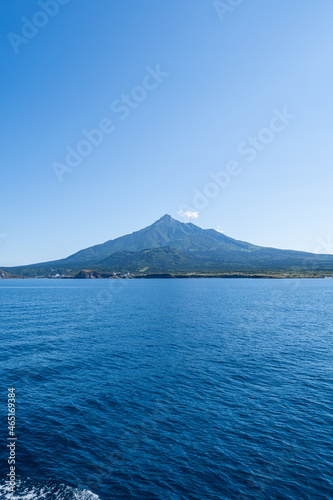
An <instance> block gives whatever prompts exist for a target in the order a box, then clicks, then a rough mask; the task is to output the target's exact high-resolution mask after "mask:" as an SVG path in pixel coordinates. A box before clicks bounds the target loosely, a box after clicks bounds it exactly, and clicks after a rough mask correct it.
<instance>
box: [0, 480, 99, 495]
mask: <svg viewBox="0 0 333 500" xmlns="http://www.w3.org/2000/svg"><path fill="white" fill-rule="evenodd" d="M0 499H1V500H99V496H98V495H95V494H94V493H92V492H91V491H89V490H81V489H78V488H72V487H70V486H66V485H64V484H59V483H55V482H54V481H32V480H30V479H26V480H24V481H18V482H17V486H16V488H15V492H14V493H13V492H11V491H10V489H9V486H8V485H7V484H6V483H4V482H3V481H2V482H1V483H0Z"/></svg>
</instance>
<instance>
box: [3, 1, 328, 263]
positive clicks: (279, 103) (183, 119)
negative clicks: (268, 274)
mask: <svg viewBox="0 0 333 500" xmlns="http://www.w3.org/2000/svg"><path fill="white" fill-rule="evenodd" d="M54 1H55V0H53V2H51V4H52V5H51V4H49V5H48V7H47V6H46V7H45V6H44V8H45V9H48V11H49V14H46V13H45V10H44V14H41V11H42V8H41V4H42V3H43V0H41V2H38V1H35V0H16V1H15V2H12V1H9V0H8V1H5V2H1V7H0V13H1V16H0V19H1V21H0V23H1V24H0V26H1V30H0V33H1V44H0V53H1V54H0V55H1V66H2V67H1V81H0V85H1V99H2V105H1V118H2V119H1V139H2V147H1V151H0V158H1V173H2V176H1V180H2V182H1V201H0V203H1V210H0V268H1V266H10V265H19V264H28V263H33V262H41V261H45V260H51V259H56V258H62V257H65V256H67V255H69V254H71V253H73V252H75V251H77V250H79V249H81V248H85V247H88V246H91V245H94V244H97V243H101V242H104V241H106V240H108V239H112V238H115V237H117V236H121V235H123V234H126V233H129V232H132V231H134V230H137V229H140V228H142V227H144V226H147V225H149V224H151V223H152V222H154V221H155V220H156V219H158V218H159V217H161V216H162V215H163V214H165V213H168V214H170V215H172V216H173V217H175V218H178V219H180V220H183V221H188V220H191V221H192V222H194V223H196V224H198V225H200V226H201V227H204V228H210V227H212V228H215V229H219V230H221V231H222V232H224V233H226V234H227V235H229V236H232V237H234V238H237V239H243V240H246V241H250V242H252V243H255V244H259V245H264V246H274V247H278V248H293V249H297V250H307V251H316V250H317V249H318V241H321V242H324V246H325V242H326V246H327V249H326V250H327V252H326V253H333V227H332V220H333V207H332V200H333V196H332V195H333V169H332V158H333V140H332V137H333V136H332V128H333V127H332V116H333V100H332V88H333V78H332V77H333V66H332V65H333V59H332V47H333V30H332V18H333V3H332V1H331V0H322V1H321V2H315V1H314V0H312V1H310V0H303V1H302V2H290V0H271V1H269V2H267V1H264V0H251V1H250V0H243V2H241V1H240V2H239V5H238V6H235V7H233V8H231V7H230V10H228V11H226V12H224V13H223V7H221V4H222V2H220V16H219V15H218V12H217V11H216V9H215V8H214V4H213V1H210V0H207V1H206V0H165V1H161V0H122V1H121V2H120V1H116V0H95V1H94V2H91V1H88V0H80V1H79V0H70V1H68V0H57V2H56V4H55V3H54ZM66 1H67V3H66ZM60 3H62V4H61V5H60ZM225 3H227V0H226V2H225ZM233 3H237V2H233ZM45 5H46V4H45ZM50 9H51V10H52V9H53V11H52V16H53V17H52V16H51V14H50V12H51V10H50ZM57 11H58V12H57ZM42 12H43V11H42ZM27 20H28V21H29V22H33V23H35V24H38V25H39V27H37V28H35V27H34V25H31V24H29V23H27ZM9 33H12V34H11V35H9V36H8V34H9ZM19 37H21V38H19ZM147 67H149V68H148V69H147ZM154 71H155V72H156V71H157V72H160V73H162V76H158V75H157V76H156V75H155V77H154V76H152V75H151V73H153V74H154ZM148 75H150V76H148ZM154 78H155V79H154ZM143 83H144V84H145V85H146V87H149V89H148V90H147V89H145V88H143V87H142V85H143ZM126 95H127V96H128V95H132V97H130V101H126V99H128V97H126ZM133 95H134V96H135V98H133ZM133 99H134V100H133ZM117 100H119V101H117ZM121 100H125V103H120V101H121ZM126 102H127V103H126ZM112 105H113V109H111V106H112ZM120 106H123V107H122V108H120ZM284 108H286V110H287V113H289V114H292V115H294V116H295V117H294V118H293V119H290V120H289V121H290V123H288V124H284V126H283V127H281V124H282V125H283V123H282V122H281V121H280V122H278V121H277V120H275V121H273V122H272V119H273V117H274V113H276V111H277V112H279V113H281V112H283V109H284ZM273 110H275V111H273ZM104 119H108V120H110V121H112V125H111V124H110V121H103V120H104ZM101 121H102V123H103V126H105V127H108V128H107V130H108V131H110V130H111V128H112V130H113V131H112V132H109V133H103V136H102V141H100V142H101V143H100V144H99V145H96V146H93V145H91V146H89V144H88V146H87V145H86V148H88V149H86V150H85V151H88V153H89V154H87V156H85V157H84V158H83V159H82V161H81V162H80V164H79V165H78V166H77V167H75V168H74V169H73V170H72V171H71V172H69V171H67V172H65V173H64V174H63V176H62V182H60V181H59V178H58V177H61V176H59V175H58V177H57V175H56V174H55V172H54V169H53V166H54V164H55V163H54V162H59V163H62V164H63V165H65V166H67V168H68V164H66V162H65V157H66V154H67V153H66V147H68V146H69V147H71V148H74V149H75V148H76V147H77V146H78V144H79V143H80V141H82V140H86V139H85V137H84V135H83V134H82V131H83V130H86V131H91V130H92V129H95V128H96V127H98V126H100V123H101ZM272 124H274V127H273V128H274V132H270V131H269V130H267V127H268V128H269V127H270V126H271V125H272ZM277 128H279V130H281V128H283V130H281V131H279V132H277V131H276V129H277ZM263 129H265V130H263ZM258 134H259V136H260V137H261V140H264V141H266V144H265V145H264V146H263V143H262V142H260V141H261V140H260V141H259V143H258V142H257V143H256V144H257V147H258V149H260V151H259V150H258V149H257V150H253V149H252V153H250V152H249V151H248V147H249V146H248V144H247V142H248V140H249V137H250V136H254V137H258ZM100 137H101V136H100V135H99V136H98V137H97V136H96V137H95V141H98V140H99V139H100ZM250 140H253V139H250ZM81 145H82V144H81ZM240 145H242V146H241V147H242V149H241V151H242V152H240V150H238V148H239V146H240ZM82 147H83V149H82V151H83V150H84V145H83V146H82ZM89 148H90V150H89ZM245 150H247V151H248V152H247V154H245ZM253 151H255V153H253ZM252 157H255V158H254V159H253V161H248V160H249V159H252ZM231 161H235V162H237V163H238V167H237V168H236V169H235V170H234V172H233V173H235V172H236V171H237V172H238V175H231V177H230V181H229V183H228V185H225V186H224V187H219V188H218V189H217V188H216V184H215V188H214V185H210V187H208V188H207V183H209V182H211V181H212V179H210V177H209V173H210V172H215V173H216V172H219V171H222V170H225V169H226V168H227V165H228V164H230V162H231ZM228 168H230V165H229V167H228ZM194 189H197V190H198V191H199V192H200V193H203V192H204V190H205V189H208V190H209V189H211V193H213V194H214V196H212V197H211V198H210V199H209V200H208V203H207V202H205V203H201V205H200V203H198V202H197V201H195V200H193V197H194V191H193V190H194ZM214 189H215V192H214ZM199 205H200V207H201V206H202V205H205V206H204V208H201V209H199V208H198V206H199ZM184 206H186V207H188V208H187V209H188V211H190V212H198V214H192V219H187V218H186V217H184V216H181V215H180V214H179V213H178V212H179V210H183V211H186V210H187V209H186V208H184ZM183 213H184V212H183ZM196 215H198V217H197V218H196V219H194V218H193V216H196ZM320 245H321V246H323V245H322V243H321V244H320ZM320 245H319V246H320ZM321 251H322V250H321Z"/></svg>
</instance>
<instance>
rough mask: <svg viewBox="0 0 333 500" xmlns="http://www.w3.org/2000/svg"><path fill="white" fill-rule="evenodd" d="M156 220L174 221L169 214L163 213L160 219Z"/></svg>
mask: <svg viewBox="0 0 333 500" xmlns="http://www.w3.org/2000/svg"><path fill="white" fill-rule="evenodd" d="M156 222H175V219H173V218H172V217H171V215H169V214H165V215H163V217H161V218H160V219H158V220H157V221H156Z"/></svg>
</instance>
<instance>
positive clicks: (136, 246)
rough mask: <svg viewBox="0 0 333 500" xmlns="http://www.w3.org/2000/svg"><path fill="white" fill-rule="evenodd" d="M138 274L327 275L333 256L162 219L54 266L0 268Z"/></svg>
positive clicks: (28, 272)
mask: <svg viewBox="0 0 333 500" xmlns="http://www.w3.org/2000/svg"><path fill="white" fill-rule="evenodd" d="M83 269H84V270H95V271H98V272H131V273H135V274H140V273H166V272H168V273H191V272H196V273H233V272H241V273H278V272H279V273H281V272H290V271H291V272H294V273H296V272H302V273H318V272H325V273H332V272H333V255H316V254H311V253H306V252H296V251H292V250H278V249H274V248H265V247H260V246H257V245H252V244H251V243H246V242H244V241H239V240H235V239H233V238H229V237H228V236H226V235H224V234H222V233H220V232H218V231H215V230H214V229H201V228H200V227H198V226H196V225H194V224H192V223H183V222H179V221H177V220H175V219H173V218H172V217H170V215H164V216H163V217H161V218H160V219H159V220H158V221H156V222H154V223H153V224H152V225H150V226H148V227H146V228H144V229H141V230H139V231H135V232H134V233H132V234H128V235H125V236H121V237H119V238H116V239H114V240H109V241H107V242H105V243H102V244H100V245H95V246H92V247H89V248H86V249H84V250H80V251H79V252H76V253H74V254H72V255H70V256H69V257H67V258H65V259H61V260H57V261H51V262H44V263H41V264H33V265H30V266H20V267H16V268H3V270H4V271H5V272H10V273H11V274H20V275H24V276H47V275H54V274H55V273H58V274H67V275H68V274H69V275H76V274H77V273H78V272H79V271H81V270H83Z"/></svg>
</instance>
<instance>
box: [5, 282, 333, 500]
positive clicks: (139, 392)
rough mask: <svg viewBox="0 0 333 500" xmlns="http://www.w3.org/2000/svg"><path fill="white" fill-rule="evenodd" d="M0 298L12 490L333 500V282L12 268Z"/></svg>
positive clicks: (21, 493)
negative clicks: (23, 272)
mask: <svg viewBox="0 0 333 500" xmlns="http://www.w3.org/2000/svg"><path fill="white" fill-rule="evenodd" d="M0 304H1V309H0V327H1V379H0V381H1V384H0V385H1V388H2V389H1V394H0V404H1V415H2V419H1V426H2V430H0V436H1V450H0V451H1V456H0V470H1V479H2V480H1V482H0V498H1V499H12V500H14V499H15V500H16V499H26V500H35V499H46V500H59V499H65V500H71V499H86V500H93V499H95V500H97V499H102V500H112V499H144V500H153V499H154V500H155V499H156V500H179V499H184V500H192V499H193V500H213V499H214V500H215V499H218V500H230V499H238V500H243V499H255V500H260V499H274V500H275V499H276V500H277V499H280V500H282V499H283V500H284V499H290V500H296V499H302V500H304V499H314V500H317V499H318V500H320V499H323V500H324V499H325V500H327V499H332V498H333V474H332V473H333V456H332V450H333V433H332V431H333V392H332V388H333V383H332V375H333V373H332V372H333V338H332V333H333V322H332V317H333V307H332V306H333V280H329V279H326V280H324V279H322V280H311V279H303V280H246V279H230V280H227V279H225V280H223V279H174V280H0ZM8 387H15V389H16V398H17V413H16V419H17V437H18V441H17V446H16V459H17V460H16V470H17V475H18V478H19V485H18V488H17V490H16V493H15V494H12V493H9V492H8V488H7V486H6V485H5V478H6V474H7V472H8V464H7V455H8V452H7V449H6V443H7V442H6V437H7V423H6V419H7V388H8Z"/></svg>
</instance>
